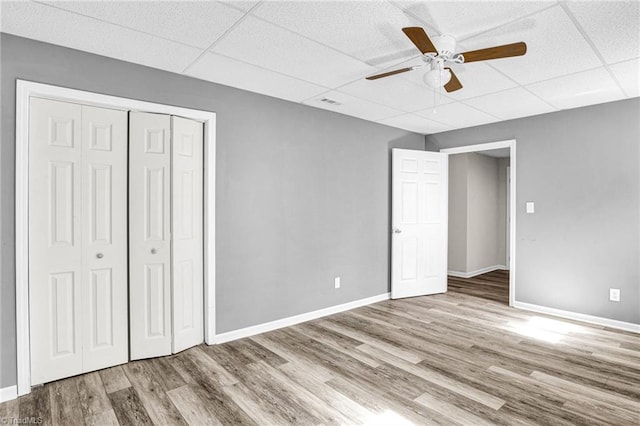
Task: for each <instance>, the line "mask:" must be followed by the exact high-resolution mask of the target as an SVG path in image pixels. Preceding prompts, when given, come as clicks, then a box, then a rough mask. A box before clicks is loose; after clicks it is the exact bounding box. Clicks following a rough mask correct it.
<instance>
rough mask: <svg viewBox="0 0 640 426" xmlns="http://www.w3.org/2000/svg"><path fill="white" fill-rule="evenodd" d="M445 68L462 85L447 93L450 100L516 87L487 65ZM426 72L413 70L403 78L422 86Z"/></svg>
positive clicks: (471, 64) (459, 65)
mask: <svg viewBox="0 0 640 426" xmlns="http://www.w3.org/2000/svg"><path fill="white" fill-rule="evenodd" d="M447 66H450V67H451V69H453V71H454V72H455V73H456V76H457V77H458V80H460V83H462V89H461V90H457V91H455V92H451V93H447V96H448V97H450V98H451V99H456V100H461V99H467V98H473V97H475V96H480V95H485V94H487V93H492V92H497V91H500V90H504V89H508V88H510V87H515V86H517V84H516V83H515V82H514V81H513V80H510V79H509V78H507V77H505V76H504V75H502V74H500V73H499V72H498V71H496V70H495V69H493V68H491V67H490V66H488V65H487V64H483V63H470V64H450V65H447ZM427 71H428V69H427V68H424V69H420V70H415V71H413V72H411V73H406V74H404V75H403V76H405V78H407V79H411V81H413V82H414V83H416V84H420V85H422V86H424V85H425V83H424V82H423V81H422V78H423V77H424V74H425V73H426V72H427Z"/></svg>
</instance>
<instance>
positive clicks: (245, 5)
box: [221, 0, 260, 12]
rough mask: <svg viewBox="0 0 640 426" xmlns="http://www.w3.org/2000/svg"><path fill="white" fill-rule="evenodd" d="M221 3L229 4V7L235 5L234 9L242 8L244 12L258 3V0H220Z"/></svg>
mask: <svg viewBox="0 0 640 426" xmlns="http://www.w3.org/2000/svg"><path fill="white" fill-rule="evenodd" d="M221 3H224V4H226V5H229V6H231V7H235V8H236V9H240V10H243V11H245V12H248V11H249V10H251V8H252V7H253V6H255V5H256V4H258V3H260V2H259V1H249V0H228V1H222V2H221Z"/></svg>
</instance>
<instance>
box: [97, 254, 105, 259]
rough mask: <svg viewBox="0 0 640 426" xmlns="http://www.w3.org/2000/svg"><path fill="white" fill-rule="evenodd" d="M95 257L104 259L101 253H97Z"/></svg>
mask: <svg viewBox="0 0 640 426" xmlns="http://www.w3.org/2000/svg"><path fill="white" fill-rule="evenodd" d="M96 257H97V258H98V259H102V258H103V257H104V254H102V253H98V254H96Z"/></svg>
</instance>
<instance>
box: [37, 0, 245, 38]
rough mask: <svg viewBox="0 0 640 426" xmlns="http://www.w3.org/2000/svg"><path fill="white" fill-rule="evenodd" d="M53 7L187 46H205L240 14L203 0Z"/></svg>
mask: <svg viewBox="0 0 640 426" xmlns="http://www.w3.org/2000/svg"><path fill="white" fill-rule="evenodd" d="M48 3H49V4H52V5H54V6H55V7H59V8H63V9H67V10H70V11H74V12H77V13H81V14H83V15H88V16H92V17H94V18H98V19H101V20H104V21H108V22H112V23H114V24H118V25H122V26H125V27H128V28H132V29H135V30H139V31H143V32H146V33H149V34H152V35H156V36H159V37H164V38H167V39H169V40H173V41H177V42H180V43H185V44H188V45H190V46H195V47H200V48H203V49H204V48H207V47H209V46H210V45H211V43H213V42H214V41H215V40H217V39H218V38H219V37H220V36H221V35H223V34H224V32H225V31H227V30H228V29H229V28H230V27H231V26H232V25H233V24H234V23H235V22H236V21H237V20H238V19H240V18H241V17H242V16H243V12H240V11H238V10H236V9H233V8H231V7H228V6H225V5H223V4H221V3H217V2H205V1H195V2H193V1H189V2H179V1H55V2H48Z"/></svg>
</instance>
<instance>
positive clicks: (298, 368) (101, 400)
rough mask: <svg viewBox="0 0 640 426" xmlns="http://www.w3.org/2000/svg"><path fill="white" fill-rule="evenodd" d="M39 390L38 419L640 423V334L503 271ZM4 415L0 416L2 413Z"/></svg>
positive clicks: (5, 409) (27, 409) (24, 413)
mask: <svg viewBox="0 0 640 426" xmlns="http://www.w3.org/2000/svg"><path fill="white" fill-rule="evenodd" d="M449 282H450V288H449V290H450V291H449V292H447V293H445V294H438V295H432V296H426V297H414V298H408V299H398V300H388V301H383V302H379V303H376V304H373V305H368V306H364V307H360V308H357V309H354V310H351V311H347V312H342V313H339V314H336V315H332V316H329V317H324V318H319V319H316V320H313V321H309V322H307V323H303V324H298V325H294V326H291V327H287V328H284V329H280V330H275V331H271V332H268V333H264V334H261V335H257V336H252V337H250V338H245V339H240V340H237V341H233V342H228V343H225V344H220V345H215V346H206V345H200V346H197V347H195V348H191V349H188V350H185V351H183V352H181V353H179V354H176V355H171V356H167V357H161V358H156V359H148V360H142V361H135V362H131V363H128V364H125V365H123V366H117V367H113V368H109V369H105V370H102V371H99V372H93V373H89V374H85V375H81V376H77V377H73V378H70V379H65V380H61V381H57V382H52V383H48V384H45V385H44V386H41V387H35V388H33V390H32V392H31V393H30V394H28V395H25V396H22V397H20V398H19V399H17V400H15V401H8V402H4V403H2V404H0V418H2V419H5V418H16V419H17V418H19V419H20V420H21V421H22V422H24V420H23V419H25V418H26V419H31V418H33V419H35V420H36V421H37V419H38V418H41V419H42V423H43V424H60V425H64V426H67V425H69V424H74V425H75V424H87V425H105V424H106V425H133V424H135V425H138V424H162V425H164V424H213V425H227V424H229V425H269V426H271V425H290V424H291V425H299V424H300V425H307V424H308V425H316V424H317V425H320V424H322V425H332V424H341V425H343V424H358V425H359V424H380V425H385V426H386V425H393V426H395V425H401V424H409V423H413V424H419V425H422V424H440V425H447V426H449V425H455V424H459V425H464V426H468V425H474V426H475V425H483V424H496V425H500V426H513V425H517V426H529V425H539V424H545V425H547V424H548V425H554V426H556V425H559V426H564V425H566V426H569V425H572V426H573V425H591V424H593V425H615V426H627V425H629V426H638V425H639V424H640V386H639V383H640V335H639V334H637V333H630V332H623V331H617V330H613V329H610V328H607V327H602V326H597V325H591V324H586V323H581V322H579V321H573V320H562V319H558V318H555V317H552V316H549V315H545V314H538V313H533V312H528V311H524V310H518V309H512V308H510V307H508V306H507V304H506V301H507V300H508V282H509V279H508V273H507V272H504V271H494V272H491V273H488V274H483V275H481V276H478V277H473V278H471V279H462V278H454V277H450V280H449ZM3 421H4V420H3Z"/></svg>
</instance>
